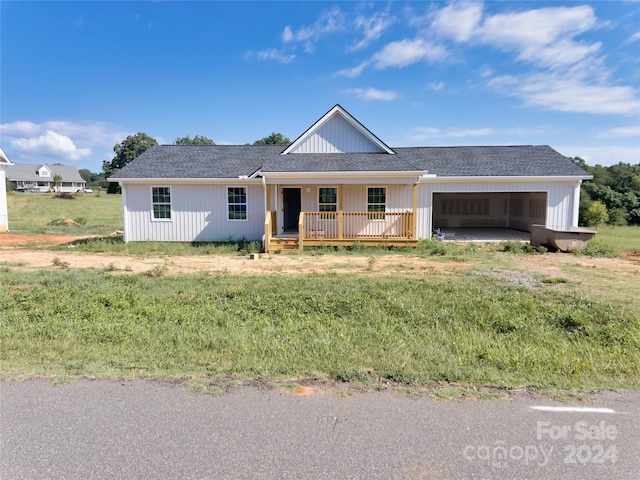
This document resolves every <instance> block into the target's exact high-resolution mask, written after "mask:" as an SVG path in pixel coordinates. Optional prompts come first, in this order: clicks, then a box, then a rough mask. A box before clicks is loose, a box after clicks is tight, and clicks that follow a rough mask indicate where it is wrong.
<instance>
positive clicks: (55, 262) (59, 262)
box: [51, 257, 69, 269]
mask: <svg viewBox="0 0 640 480" xmlns="http://www.w3.org/2000/svg"><path fill="white" fill-rule="evenodd" d="M51 263H52V264H53V266H54V267H60V268H63V269H67V268H69V262H64V261H62V260H60V258H58V257H55V258H54V259H53V260H52V261H51Z"/></svg>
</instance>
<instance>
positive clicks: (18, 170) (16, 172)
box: [7, 163, 84, 183]
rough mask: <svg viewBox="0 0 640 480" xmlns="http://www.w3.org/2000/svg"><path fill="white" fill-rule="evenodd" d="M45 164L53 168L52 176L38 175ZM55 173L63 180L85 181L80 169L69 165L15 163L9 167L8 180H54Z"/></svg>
mask: <svg viewBox="0 0 640 480" xmlns="http://www.w3.org/2000/svg"><path fill="white" fill-rule="evenodd" d="M43 166H46V167H47V168H48V169H49V170H51V177H41V176H40V175H38V170H40V169H41V168H42V167H43ZM55 175H60V176H61V177H62V181H63V182H76V183H78V182H80V183H84V179H83V178H82V177H81V176H80V173H79V172H78V169H77V168H76V167H69V166H67V165H49V164H47V165H43V164H28V163H15V164H14V165H13V167H11V168H9V169H7V180H11V181H13V182H15V181H25V182H42V181H49V182H52V181H53V177H54V176H55Z"/></svg>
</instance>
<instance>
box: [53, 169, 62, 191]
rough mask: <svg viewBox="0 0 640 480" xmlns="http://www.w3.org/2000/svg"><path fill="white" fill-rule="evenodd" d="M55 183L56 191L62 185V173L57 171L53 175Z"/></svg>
mask: <svg viewBox="0 0 640 480" xmlns="http://www.w3.org/2000/svg"><path fill="white" fill-rule="evenodd" d="M53 184H54V185H55V186H56V191H58V192H59V191H60V187H61V186H62V175H60V174H58V173H56V174H55V175H54V176H53Z"/></svg>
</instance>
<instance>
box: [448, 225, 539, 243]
mask: <svg viewBox="0 0 640 480" xmlns="http://www.w3.org/2000/svg"><path fill="white" fill-rule="evenodd" d="M441 231H442V233H444V239H445V241H455V240H457V241H460V242H505V241H508V240H519V241H521V242H528V241H530V240H531V234H530V233H529V232H523V231H522V230H513V229H511V228H443V229H441Z"/></svg>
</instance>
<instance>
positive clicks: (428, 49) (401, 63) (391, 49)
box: [372, 38, 448, 69]
mask: <svg viewBox="0 0 640 480" xmlns="http://www.w3.org/2000/svg"><path fill="white" fill-rule="evenodd" d="M447 55H448V52H447V49H446V48H445V47H443V46H442V45H436V44H433V43H430V42H428V41H426V40H423V39H421V38H416V39H414V40H407V39H405V40H400V41H397V42H391V43H389V44H388V45H386V46H385V47H384V48H383V49H382V50H380V51H379V52H378V53H376V54H375V55H374V56H373V58H372V61H373V65H374V67H375V68H377V69H385V68H389V67H398V68H402V67H406V66H407V65H411V64H412V63H416V62H420V61H423V60H427V61H430V62H436V61H440V60H444V59H445V58H447Z"/></svg>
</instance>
